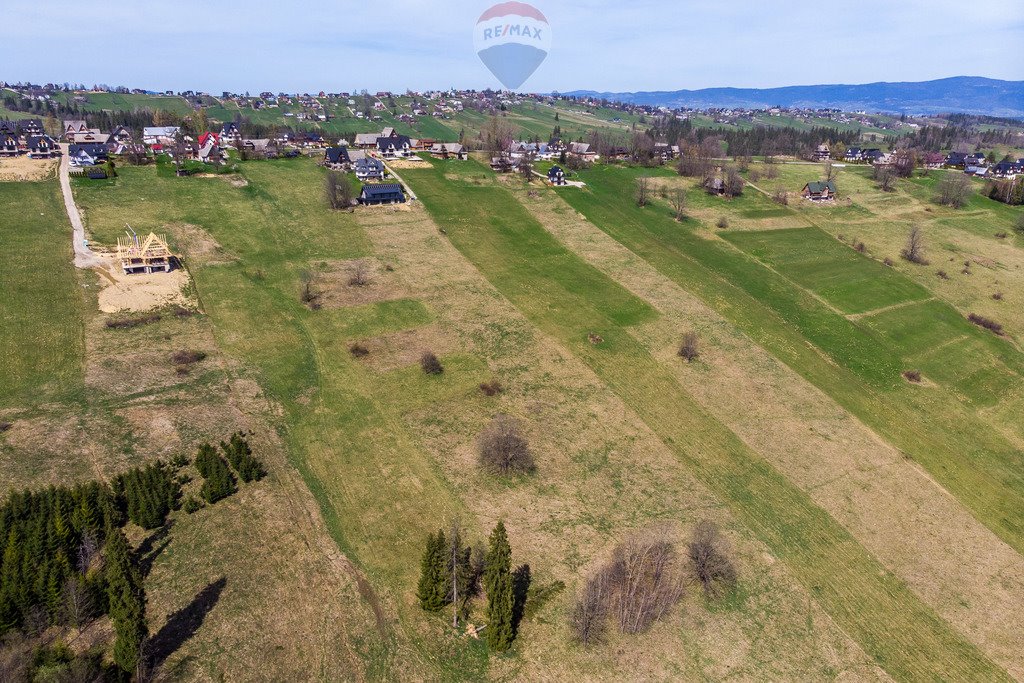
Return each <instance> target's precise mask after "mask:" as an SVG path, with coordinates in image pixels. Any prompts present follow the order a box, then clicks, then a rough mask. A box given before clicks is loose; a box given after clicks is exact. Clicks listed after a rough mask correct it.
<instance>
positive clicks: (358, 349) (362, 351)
mask: <svg viewBox="0 0 1024 683" xmlns="http://www.w3.org/2000/svg"><path fill="white" fill-rule="evenodd" d="M348 351H349V353H351V354H352V355H353V356H355V357H356V358H363V357H364V356H369V355H370V349H368V348H366V347H365V346H363V345H362V344H360V343H359V342H355V343H353V344H352V345H351V346H349V347H348Z"/></svg>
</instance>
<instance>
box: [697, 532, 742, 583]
mask: <svg viewBox="0 0 1024 683" xmlns="http://www.w3.org/2000/svg"><path fill="white" fill-rule="evenodd" d="M688 550H689V555H690V562H691V564H692V566H693V573H694V575H695V576H696V577H697V580H698V581H699V582H700V584H701V586H703V587H704V592H705V594H707V595H708V596H715V595H719V594H720V593H722V592H723V591H725V590H728V589H729V588H731V587H732V586H733V585H735V583H736V567H735V565H734V564H733V562H732V559H731V558H730V556H729V547H728V545H727V543H726V541H725V539H724V538H722V535H721V534H720V533H719V531H718V527H716V526H715V525H714V524H713V523H712V522H709V521H706V520H705V521H702V522H699V523H698V524H697V526H696V527H695V528H694V530H693V538H692V539H691V540H690V544H689V546H688Z"/></svg>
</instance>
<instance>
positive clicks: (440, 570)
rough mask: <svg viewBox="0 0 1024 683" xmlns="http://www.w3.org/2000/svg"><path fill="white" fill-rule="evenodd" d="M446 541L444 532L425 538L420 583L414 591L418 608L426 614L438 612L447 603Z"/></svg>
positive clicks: (438, 531) (440, 531)
mask: <svg viewBox="0 0 1024 683" xmlns="http://www.w3.org/2000/svg"><path fill="white" fill-rule="evenodd" d="M447 556H448V541H447V540H446V539H445V537H444V531H442V530H441V529H438V530H437V534H436V535H435V534H430V535H428V536H427V547H426V550H425V551H424V553H423V560H422V561H421V563H420V583H419V586H418V588H417V591H416V597H418V598H419V601H420V606H421V607H422V608H423V609H425V610H427V611H428V612H440V611H441V609H442V608H443V607H444V606H445V605H446V604H447V603H448V591H449V586H448V574H447V572H446V570H445V567H446V562H447Z"/></svg>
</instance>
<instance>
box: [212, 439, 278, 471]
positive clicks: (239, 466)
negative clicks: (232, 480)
mask: <svg viewBox="0 0 1024 683" xmlns="http://www.w3.org/2000/svg"><path fill="white" fill-rule="evenodd" d="M220 448H221V450H222V451H224V455H225V456H227V459H228V462H230V463H231V466H232V467H234V468H235V471H236V472H238V477H239V478H240V479H241V480H242V481H244V482H246V483H249V482H250V481H259V480H260V479H262V478H263V477H264V476H266V474H267V473H266V471H265V470H264V469H263V463H261V462H260V461H259V460H257V459H256V458H255V457H253V454H252V449H251V448H250V447H249V442H248V441H246V439H245V434H243V433H242V432H235V433H234V434H232V435H231V438H230V439H229V440H228V441H227V442H224V441H221V442H220Z"/></svg>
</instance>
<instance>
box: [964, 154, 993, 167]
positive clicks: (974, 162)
mask: <svg viewBox="0 0 1024 683" xmlns="http://www.w3.org/2000/svg"><path fill="white" fill-rule="evenodd" d="M964 165H965V166H988V160H987V159H985V155H984V154H982V153H981V152H975V153H974V154H968V155H967V156H966V157H965V158H964Z"/></svg>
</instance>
